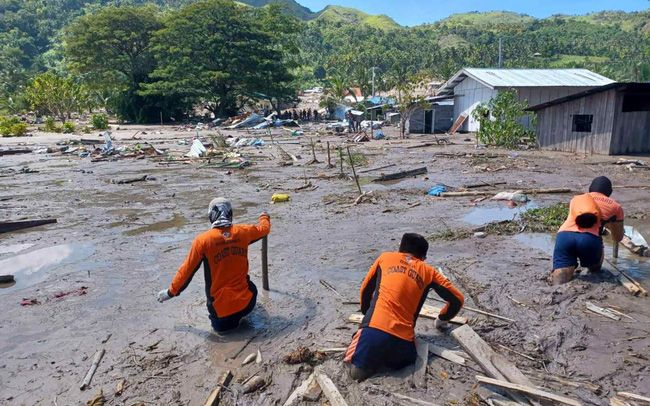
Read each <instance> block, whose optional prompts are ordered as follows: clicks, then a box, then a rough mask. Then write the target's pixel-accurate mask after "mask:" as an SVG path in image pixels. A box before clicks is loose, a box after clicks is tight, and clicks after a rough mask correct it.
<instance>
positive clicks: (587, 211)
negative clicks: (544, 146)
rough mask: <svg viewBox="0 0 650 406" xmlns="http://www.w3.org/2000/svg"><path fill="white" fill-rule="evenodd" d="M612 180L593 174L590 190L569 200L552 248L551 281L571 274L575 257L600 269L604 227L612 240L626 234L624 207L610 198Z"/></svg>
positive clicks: (592, 268)
mask: <svg viewBox="0 0 650 406" xmlns="http://www.w3.org/2000/svg"><path fill="white" fill-rule="evenodd" d="M611 194H612V182H611V181H610V180H609V179H608V178H606V177H605V176H599V177H597V178H595V179H594V180H593V181H592V182H591V185H590V186H589V193H585V194H582V195H578V196H575V197H574V198H573V199H571V203H570V204H569V215H568V217H567V219H566V220H565V221H564V224H562V226H561V227H560V230H559V231H558V233H557V237H556V239H555V249H554V250H553V272H552V273H551V283H552V284H553V285H559V284H562V283H566V282H568V281H570V280H571V279H572V278H573V275H574V273H575V270H576V267H577V266H578V259H579V260H580V265H581V266H582V267H583V268H588V269H589V271H590V272H599V271H600V269H601V267H602V265H603V258H604V247H603V238H602V237H601V235H602V234H603V232H604V228H607V230H609V232H610V233H611V235H612V238H613V240H614V241H615V242H619V241H621V240H622V239H623V236H624V235H625V230H624V227H623V220H624V215H623V208H622V207H621V205H620V204H618V202H616V201H615V200H614V199H612V198H610V196H611Z"/></svg>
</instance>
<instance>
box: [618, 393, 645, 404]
mask: <svg viewBox="0 0 650 406" xmlns="http://www.w3.org/2000/svg"><path fill="white" fill-rule="evenodd" d="M616 395H617V396H620V397H622V398H624V399H629V400H635V401H637V402H644V403H647V404H650V398H649V397H646V396H641V395H636V394H634V393H630V392H618V393H616Z"/></svg>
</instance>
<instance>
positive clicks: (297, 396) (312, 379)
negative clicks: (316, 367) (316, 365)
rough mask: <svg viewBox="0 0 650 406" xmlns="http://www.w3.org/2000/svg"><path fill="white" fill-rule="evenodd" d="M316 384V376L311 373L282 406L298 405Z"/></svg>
mask: <svg viewBox="0 0 650 406" xmlns="http://www.w3.org/2000/svg"><path fill="white" fill-rule="evenodd" d="M314 383H316V384H318V383H317V382H316V376H315V375H314V373H313V372H312V373H311V374H310V375H309V377H308V378H307V379H305V380H304V381H302V383H301V384H300V385H299V386H298V387H297V388H296V389H295V390H294V391H293V392H291V394H290V395H289V397H288V398H287V400H286V401H285V402H284V403H283V406H291V405H293V404H294V403H298V402H300V401H301V400H302V398H303V397H304V396H305V395H306V394H307V392H308V391H310V390H311V388H312V385H313V384H314Z"/></svg>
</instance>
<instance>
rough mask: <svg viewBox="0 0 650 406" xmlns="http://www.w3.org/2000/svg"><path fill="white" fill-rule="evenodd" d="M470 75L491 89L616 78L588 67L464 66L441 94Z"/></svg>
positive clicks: (591, 82)
mask: <svg viewBox="0 0 650 406" xmlns="http://www.w3.org/2000/svg"><path fill="white" fill-rule="evenodd" d="M467 77H471V78H472V79H475V80H477V81H478V82H480V83H482V84H484V85H485V86H486V87H489V88H491V89H496V88H504V87H505V88H510V87H589V86H593V87H598V86H604V85H608V84H610V83H614V81H613V80H611V79H609V78H606V77H605V76H602V75H599V74H597V73H594V72H592V71H590V70H589V69H477V68H465V69H462V70H460V71H459V72H458V73H456V74H455V75H454V76H453V77H452V78H451V79H449V80H448V81H447V82H446V83H445V84H444V85H442V87H441V88H440V89H439V90H438V92H437V94H438V95H443V94H452V93H453V92H454V88H455V87H456V86H457V85H458V84H459V83H460V82H462V81H463V80H465V78H467Z"/></svg>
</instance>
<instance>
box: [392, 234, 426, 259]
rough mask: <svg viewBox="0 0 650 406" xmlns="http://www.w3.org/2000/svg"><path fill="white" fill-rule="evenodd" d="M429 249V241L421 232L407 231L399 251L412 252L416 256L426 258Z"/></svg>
mask: <svg viewBox="0 0 650 406" xmlns="http://www.w3.org/2000/svg"><path fill="white" fill-rule="evenodd" d="M427 251H429V243H428V242H427V240H426V238H424V237H422V236H421V235H420V234H415V233H406V234H404V235H403V236H402V242H401V243H400V245H399V252H404V253H407V254H411V255H413V256H414V257H416V258H419V259H422V260H424V259H426V257H427Z"/></svg>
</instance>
